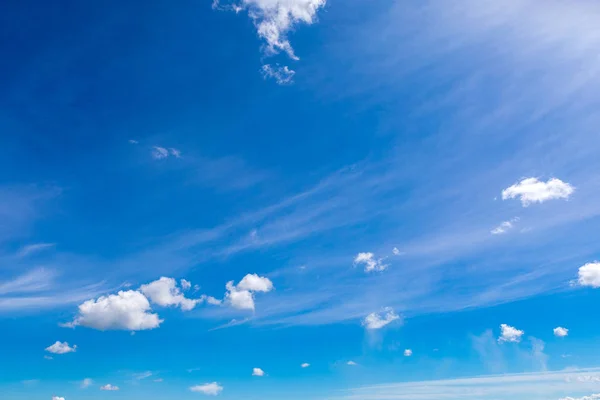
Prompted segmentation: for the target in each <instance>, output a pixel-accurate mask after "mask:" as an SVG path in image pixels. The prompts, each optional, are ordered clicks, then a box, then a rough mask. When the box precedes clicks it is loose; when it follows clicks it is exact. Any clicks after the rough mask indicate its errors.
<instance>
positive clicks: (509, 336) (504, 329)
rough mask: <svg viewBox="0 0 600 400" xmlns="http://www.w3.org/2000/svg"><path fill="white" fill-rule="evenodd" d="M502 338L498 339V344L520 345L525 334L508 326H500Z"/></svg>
mask: <svg viewBox="0 0 600 400" xmlns="http://www.w3.org/2000/svg"><path fill="white" fill-rule="evenodd" d="M500 331H501V333H500V337H499V338H498V343H503V342H510V343H519V342H520V341H521V336H523V334H524V333H525V332H523V331H521V330H519V329H517V328H515V327H513V326H510V325H506V324H501V325H500Z"/></svg>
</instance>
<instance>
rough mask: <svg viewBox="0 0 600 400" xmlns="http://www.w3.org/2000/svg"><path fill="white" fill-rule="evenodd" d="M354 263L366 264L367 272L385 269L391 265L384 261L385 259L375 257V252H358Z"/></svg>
mask: <svg viewBox="0 0 600 400" xmlns="http://www.w3.org/2000/svg"><path fill="white" fill-rule="evenodd" d="M354 264H355V265H359V264H363V265H364V266H365V272H372V271H385V270H386V269H387V267H388V266H389V265H387V264H384V263H383V259H381V258H380V259H375V254H373V253H358V254H357V255H356V257H354Z"/></svg>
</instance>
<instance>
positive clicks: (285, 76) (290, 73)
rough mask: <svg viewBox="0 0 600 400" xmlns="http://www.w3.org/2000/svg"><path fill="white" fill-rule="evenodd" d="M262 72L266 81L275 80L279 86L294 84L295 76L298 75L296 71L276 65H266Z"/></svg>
mask: <svg viewBox="0 0 600 400" xmlns="http://www.w3.org/2000/svg"><path fill="white" fill-rule="evenodd" d="M260 72H261V74H262V76H263V78H264V79H275V82H277V84H279V85H289V84H290V83H293V82H294V75H296V71H294V70H293V69H290V68H289V67H288V66H287V65H284V66H283V67H281V66H279V64H275V66H272V65H271V64H265V65H263V66H262V67H261V68H260Z"/></svg>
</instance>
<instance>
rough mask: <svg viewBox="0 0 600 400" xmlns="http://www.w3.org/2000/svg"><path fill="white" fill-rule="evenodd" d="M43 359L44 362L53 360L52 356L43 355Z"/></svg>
mask: <svg viewBox="0 0 600 400" xmlns="http://www.w3.org/2000/svg"><path fill="white" fill-rule="evenodd" d="M44 358H45V359H46V360H54V357H52V356H49V355H45V356H44Z"/></svg>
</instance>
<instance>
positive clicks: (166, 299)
mask: <svg viewBox="0 0 600 400" xmlns="http://www.w3.org/2000/svg"><path fill="white" fill-rule="evenodd" d="M185 282H187V281H185ZM187 284H189V285H190V286H191V284H190V283H189V282H187ZM182 287H183V285H182ZM188 287H189V286H188ZM140 291H141V292H142V293H143V294H145V295H146V297H147V298H148V299H150V301H151V302H152V303H154V304H158V305H159V306H163V307H169V306H176V307H181V309H182V310H183V311H189V310H192V309H193V308H194V307H196V304H198V303H199V302H201V301H202V299H188V298H186V297H185V296H184V295H183V294H182V293H181V290H180V289H179V287H178V286H177V281H175V279H173V278H166V277H164V276H163V277H161V278H160V279H158V280H156V281H154V282H150V283H148V284H146V285H142V286H141V287H140Z"/></svg>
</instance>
